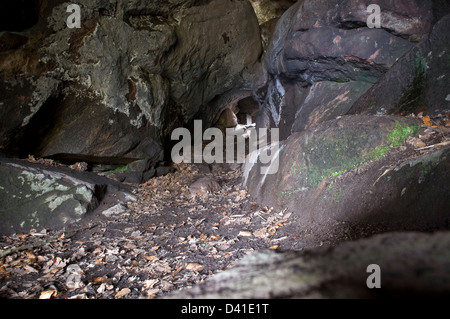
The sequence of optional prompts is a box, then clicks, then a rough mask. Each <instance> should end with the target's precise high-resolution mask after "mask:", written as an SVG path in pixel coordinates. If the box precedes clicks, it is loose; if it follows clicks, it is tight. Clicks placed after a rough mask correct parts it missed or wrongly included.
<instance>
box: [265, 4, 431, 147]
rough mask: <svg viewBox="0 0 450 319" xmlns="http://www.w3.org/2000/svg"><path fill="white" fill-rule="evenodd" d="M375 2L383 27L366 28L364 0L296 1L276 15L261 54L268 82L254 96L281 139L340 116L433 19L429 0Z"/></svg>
mask: <svg viewBox="0 0 450 319" xmlns="http://www.w3.org/2000/svg"><path fill="white" fill-rule="evenodd" d="M375 3H376V4H378V5H380V7H381V10H382V18H381V20H382V21H381V22H382V26H381V29H370V28H368V27H367V18H368V17H369V14H370V13H369V12H367V4H366V3H365V2H362V1H309V0H306V1H298V2H297V3H296V4H295V5H293V6H292V7H290V8H289V9H288V10H287V12H286V13H285V14H284V15H283V16H282V17H281V18H280V20H279V22H278V24H277V26H276V29H275V31H274V36H273V38H272V41H271V43H270V45H269V47H268V48H267V53H266V56H265V62H266V65H267V70H268V74H269V81H268V84H267V86H266V87H265V89H263V93H261V90H260V91H258V93H256V95H257V96H258V99H259V102H260V104H261V107H262V108H263V109H265V111H266V113H269V114H270V115H271V116H272V118H273V122H274V124H275V126H277V127H279V128H280V130H281V137H282V139H284V138H286V137H288V136H289V135H290V133H291V132H296V131H301V130H303V129H305V128H307V127H311V126H313V125H315V124H317V123H320V122H323V121H325V120H329V119H331V118H333V117H337V116H341V115H345V114H346V113H347V112H348V111H349V109H350V108H351V107H352V106H353V104H354V103H355V102H356V101H358V99H359V98H360V97H361V96H362V95H363V94H365V93H366V92H367V90H368V89H369V88H370V87H371V86H373V84H374V83H376V82H377V81H378V80H379V79H380V78H381V77H382V76H383V75H384V74H385V73H386V72H387V71H388V70H390V69H391V68H392V66H393V65H394V64H395V63H396V62H397V60H398V59H399V58H401V57H402V56H403V55H405V54H406V53H408V52H409V51H410V50H411V49H412V48H413V47H414V43H415V42H417V41H419V40H421V39H423V38H426V37H427V35H428V34H429V32H430V30H431V28H432V25H433V23H434V20H433V3H432V1H398V2H396V3H391V2H390V1H377V2H375ZM321 82H324V83H321ZM330 82H331V83H330ZM305 88H306V89H305ZM308 90H309V91H308ZM309 95H310V96H309ZM339 98H341V99H339ZM335 99H337V101H336V100H335ZM292 115H293V116H292Z"/></svg>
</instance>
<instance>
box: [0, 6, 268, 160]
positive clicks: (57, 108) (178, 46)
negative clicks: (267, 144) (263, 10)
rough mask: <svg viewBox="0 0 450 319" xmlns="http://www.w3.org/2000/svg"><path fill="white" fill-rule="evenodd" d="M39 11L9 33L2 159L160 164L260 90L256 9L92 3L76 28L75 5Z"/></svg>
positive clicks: (0, 106)
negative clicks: (177, 145) (182, 129)
mask: <svg viewBox="0 0 450 319" xmlns="http://www.w3.org/2000/svg"><path fill="white" fill-rule="evenodd" d="M34 5H35V7H33V9H32V10H31V11H30V13H29V14H30V15H33V17H34V18H35V19H34V20H35V21H34V22H35V23H34V24H32V25H27V24H18V23H13V20H14V19H10V20H7V21H11V22H8V23H7V22H5V23H4V24H3V25H2V30H0V31H5V32H4V33H2V34H1V38H2V39H5V41H4V42H3V43H2V46H0V50H1V51H0V56H1V59H0V61H1V62H0V72H1V73H0V80H1V88H0V96H1V100H0V112H1V114H2V116H0V122H1V129H0V149H1V150H3V152H7V153H10V154H13V155H20V156H23V155H27V153H30V154H31V153H33V154H36V155H39V156H53V155H55V154H76V155H80V154H81V155H86V156H96V157H126V158H150V159H152V160H154V161H158V160H162V159H163V157H164V151H165V146H166V145H165V140H166V137H167V136H168V135H169V134H170V132H171V131H172V130H173V129H174V128H175V127H179V126H182V125H185V124H186V123H189V122H190V121H192V120H193V119H194V118H195V117H197V116H198V115H199V114H201V115H203V116H205V118H213V117H214V116H215V115H216V113H217V112H219V109H220V108H221V107H222V105H220V103H215V104H211V102H212V101H213V100H215V99H216V100H217V98H218V97H220V96H221V95H222V94H224V93H226V92H229V91H232V90H235V89H240V88H247V89H248V88H250V87H251V85H250V84H249V83H250V82H251V78H252V77H251V74H250V73H251V72H250V71H248V70H251V69H252V66H253V65H254V64H255V63H256V62H258V59H259V57H260V55H261V51H262V47H261V40H260V33H259V26H258V21H257V18H256V16H255V14H254V11H253V9H252V6H251V5H250V3H249V2H247V1H220V0H211V1H201V2H199V1H192V0H180V1H156V0H155V1H146V2H142V1H127V2H124V1H106V2H105V1H101V0H90V1H84V2H83V4H82V5H81V6H80V9H81V12H80V14H81V21H80V26H81V28H73V29H71V28H69V27H68V25H67V19H68V17H69V15H70V12H69V13H68V12H67V6H68V3H67V2H63V1H35V3H34ZM3 6H5V8H3ZM2 8H3V9H4V10H2V11H3V12H5V11H8V10H11V15H13V16H14V15H15V14H16V15H17V14H19V13H18V12H16V11H17V10H19V9H18V8H17V7H16V6H12V7H7V5H4V4H2ZM24 30H25V31H24ZM12 31H14V33H13V32H12ZM205 114H206V115H205ZM6 115H7V116H6Z"/></svg>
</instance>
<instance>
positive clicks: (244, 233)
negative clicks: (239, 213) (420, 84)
mask: <svg viewBox="0 0 450 319" xmlns="http://www.w3.org/2000/svg"><path fill="white" fill-rule="evenodd" d="M252 235H253V234H252V232H249V231H240V232H239V235H238V236H242V237H251V236H252Z"/></svg>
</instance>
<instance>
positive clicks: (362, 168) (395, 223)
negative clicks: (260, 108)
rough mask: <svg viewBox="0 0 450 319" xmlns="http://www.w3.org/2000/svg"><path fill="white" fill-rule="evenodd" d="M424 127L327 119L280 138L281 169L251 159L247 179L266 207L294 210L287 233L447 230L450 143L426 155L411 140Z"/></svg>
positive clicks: (323, 235)
mask: <svg viewBox="0 0 450 319" xmlns="http://www.w3.org/2000/svg"><path fill="white" fill-rule="evenodd" d="M419 130H420V134H422V135H425V134H424V133H423V130H424V128H423V129H420V126H419V124H418V122H416V121H415V120H413V119H407V118H401V117H396V116H390V117H389V116H388V117H378V116H361V115H356V116H345V117H342V118H341V119H338V120H332V121H328V122H325V123H322V124H319V125H317V126H315V127H314V128H311V129H309V130H306V131H304V132H302V133H295V134H293V135H291V136H290V137H289V138H288V139H287V140H286V141H285V142H283V143H281V146H280V147H279V153H278V154H277V155H276V156H278V158H279V163H278V165H279V169H278V171H277V172H276V173H275V174H263V172H264V171H263V170H261V167H260V166H261V165H262V164H261V163H260V161H256V163H254V161H253V160H252V161H250V160H248V163H247V164H246V165H245V166H244V184H245V185H246V186H247V187H248V190H249V192H250V193H251V194H252V195H253V196H255V198H256V200H257V201H258V202H259V203H260V204H261V205H267V206H269V207H270V206H272V207H275V208H277V209H280V210H281V209H286V210H287V211H289V212H292V214H293V215H292V216H293V217H292V222H291V225H290V228H289V231H287V233H286V235H288V236H293V234H295V233H301V232H304V231H305V230H307V229H308V230H310V231H311V232H312V233H311V238H314V239H315V240H317V242H320V241H321V240H325V239H327V237H328V236H329V235H330V233H331V234H336V233H339V232H341V231H342V229H346V231H347V230H348V227H350V229H352V232H354V234H353V236H354V237H355V236H361V235H367V232H368V233H374V232H380V231H386V230H399V229H409V230H430V229H436V228H440V227H444V228H445V227H448V223H449V221H450V211H449V210H448V207H450V200H449V198H450V197H449V196H448V195H449V194H450V189H449V187H448V183H447V182H446V179H447V178H449V177H450V175H449V174H450V166H449V165H450V158H449V156H450V149H449V148H448V147H447V148H443V149H439V150H436V151H431V152H429V153H427V154H421V153H420V152H418V151H415V150H414V147H413V146H411V145H409V144H404V143H405V141H406V140H407V138H408V137H414V136H417V134H418V133H419ZM418 194H420V196H418ZM366 230H367V231H366Z"/></svg>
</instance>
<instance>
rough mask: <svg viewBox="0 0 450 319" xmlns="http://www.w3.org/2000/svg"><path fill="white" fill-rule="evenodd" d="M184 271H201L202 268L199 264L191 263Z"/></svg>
mask: <svg viewBox="0 0 450 319" xmlns="http://www.w3.org/2000/svg"><path fill="white" fill-rule="evenodd" d="M186 269H187V270H191V271H202V270H203V266H202V265H200V264H195V263H191V264H187V266H186Z"/></svg>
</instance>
